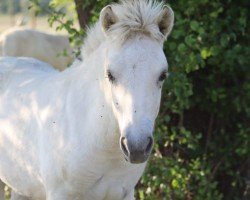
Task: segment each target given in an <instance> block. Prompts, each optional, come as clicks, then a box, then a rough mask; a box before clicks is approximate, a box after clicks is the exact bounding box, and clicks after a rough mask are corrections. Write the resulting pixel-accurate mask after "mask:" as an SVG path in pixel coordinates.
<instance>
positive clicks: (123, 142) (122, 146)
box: [121, 137, 129, 156]
mask: <svg viewBox="0 0 250 200" xmlns="http://www.w3.org/2000/svg"><path fill="white" fill-rule="evenodd" d="M121 148H122V151H123V153H124V154H125V155H126V156H128V155H129V152H128V150H127V147H126V145H125V137H122V138H121Z"/></svg>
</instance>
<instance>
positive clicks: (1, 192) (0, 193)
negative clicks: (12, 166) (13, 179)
mask: <svg viewBox="0 0 250 200" xmlns="http://www.w3.org/2000/svg"><path fill="white" fill-rule="evenodd" d="M4 187H5V184H4V183H3V182H2V181H1V180H0V200H4Z"/></svg>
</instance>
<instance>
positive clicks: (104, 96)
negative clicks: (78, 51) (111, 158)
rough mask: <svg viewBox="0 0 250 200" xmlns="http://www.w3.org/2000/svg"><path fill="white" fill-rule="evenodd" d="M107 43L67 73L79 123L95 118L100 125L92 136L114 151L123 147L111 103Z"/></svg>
mask: <svg viewBox="0 0 250 200" xmlns="http://www.w3.org/2000/svg"><path fill="white" fill-rule="evenodd" d="M104 46H105V45H101V46H100V47H99V48H98V49H97V50H96V51H95V52H93V53H92V54H91V55H90V56H89V57H88V58H86V59H84V62H83V63H82V64H81V66H78V67H75V68H74V67H72V68H71V69H70V68H69V69H68V70H67V71H65V72H64V73H63V76H65V79H66V77H67V79H71V84H70V86H69V89H68V97H67V98H68V99H69V100H68V104H70V105H69V106H70V107H71V109H72V115H75V113H76V115H75V120H76V124H82V122H83V121H89V122H90V121H91V123H92V124H90V125H92V126H93V124H95V127H98V128H97V130H95V131H93V133H91V136H90V137H92V139H93V142H96V143H99V144H100V143H102V144H101V146H102V147H106V149H105V150H107V151H108V152H109V151H110V152H112V153H113V150H114V148H119V134H118V131H117V127H118V126H117V122H116V120H115V117H114V114H113V111H112V107H111V103H110V102H111V101H110V97H111V94H110V92H109V88H107V87H108V86H107V84H105V82H106V80H105V71H104V70H105V69H104V62H105V60H104V54H105V48H104ZM81 110H84V112H81ZM85 125H86V124H85ZM83 129H84V128H83ZM83 129H82V130H83ZM83 134H84V133H83ZM87 134H89V133H87ZM90 141H91V138H90ZM97 141H98V142H97ZM104 144H105V145H104Z"/></svg>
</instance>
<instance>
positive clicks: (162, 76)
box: [159, 71, 167, 82]
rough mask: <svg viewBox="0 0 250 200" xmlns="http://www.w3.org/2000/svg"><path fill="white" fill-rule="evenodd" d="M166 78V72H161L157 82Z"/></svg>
mask: <svg viewBox="0 0 250 200" xmlns="http://www.w3.org/2000/svg"><path fill="white" fill-rule="evenodd" d="M166 78H167V71H163V72H162V73H161V75H160V77H159V81H160V82H162V81H164V80H165V79H166Z"/></svg>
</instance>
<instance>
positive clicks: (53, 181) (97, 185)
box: [0, 0, 174, 200]
mask: <svg viewBox="0 0 250 200" xmlns="http://www.w3.org/2000/svg"><path fill="white" fill-rule="evenodd" d="M173 21H174V14H173V11H172V10H171V8H169V7H168V6H163V4H162V3H157V2H156V1H153V0H148V1H147V0H146V1H144V0H134V1H131V0H130V1H122V2H121V3H119V4H113V5H110V6H107V7H105V8H104V9H103V10H102V12H101V14H100V19H99V21H98V23H97V24H96V25H95V26H94V27H93V28H91V29H90V30H89V33H88V35H87V39H86V42H85V45H84V47H83V55H84V61H83V62H81V63H80V65H79V66H75V67H73V68H69V69H67V70H64V71H63V72H60V73H59V72H58V71H56V70H54V69H53V68H51V67H50V66H48V65H47V64H45V63H42V62H40V61H37V60H34V59H31V58H9V57H6V58H5V57H3V58H1V59H0V179H1V180H2V181H3V182H4V183H6V184H7V185H8V186H10V187H11V188H12V190H13V191H14V192H15V193H16V195H15V196H16V199H23V200H28V199H29V200H30V199H34V200H45V199H46V200H83V199H84V200H101V199H102V200H132V199H134V187H135V185H136V183H137V182H138V180H139V179H140V177H141V175H142V173H143V171H144V168H145V165H146V161H147V159H148V157H149V155H150V152H151V149H152V146H153V128H154V122H155V119H156V117H157V115H158V111H159V106H160V98H161V88H162V84H163V81H164V79H165V78H166V72H167V68H168V64H167V60H166V57H165V55H164V52H163V42H164V41H165V40H166V38H167V36H168V35H169V33H170V31H171V29H172V27H173Z"/></svg>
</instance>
